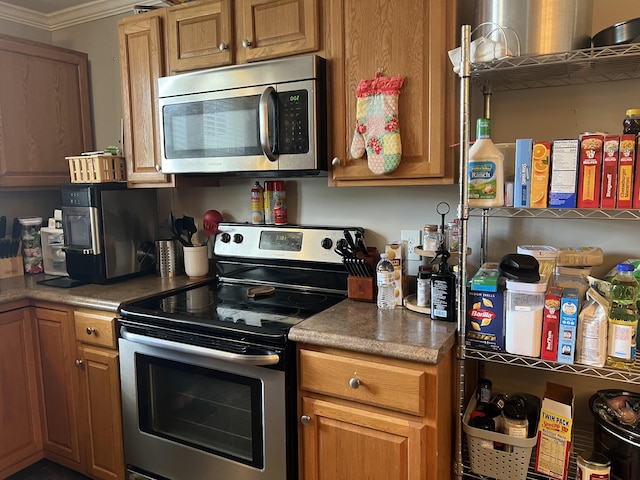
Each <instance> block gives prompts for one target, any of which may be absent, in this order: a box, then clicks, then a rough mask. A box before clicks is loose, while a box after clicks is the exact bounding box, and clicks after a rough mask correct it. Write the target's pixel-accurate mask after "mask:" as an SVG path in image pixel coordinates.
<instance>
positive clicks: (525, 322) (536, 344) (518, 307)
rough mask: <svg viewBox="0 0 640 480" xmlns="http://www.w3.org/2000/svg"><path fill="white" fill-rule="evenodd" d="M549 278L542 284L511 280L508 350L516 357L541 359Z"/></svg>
mask: <svg viewBox="0 0 640 480" xmlns="http://www.w3.org/2000/svg"><path fill="white" fill-rule="evenodd" d="M546 291H547V279H546V277H544V276H541V280H540V282H539V283H524V282H516V281H514V280H507V306H506V315H505V349H506V351H507V352H509V353H513V354H515V355H527V356H529V357H539V356H540V345H541V344H540V340H541V335H542V317H543V315H542V314H543V309H544V296H545V292H546Z"/></svg>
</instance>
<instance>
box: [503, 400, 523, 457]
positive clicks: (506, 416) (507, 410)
mask: <svg viewBox="0 0 640 480" xmlns="http://www.w3.org/2000/svg"><path fill="white" fill-rule="evenodd" d="M502 429H503V432H504V433H505V434H506V435H509V436H511V437H516V438H527V434H528V433H529V421H528V420H527V409H526V408H524V407H521V406H520V405H515V404H509V403H508V404H506V405H505V406H504V408H503V409H502ZM505 450H506V451H508V452H511V451H513V446H511V445H505Z"/></svg>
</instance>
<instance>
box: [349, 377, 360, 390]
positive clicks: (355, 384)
mask: <svg viewBox="0 0 640 480" xmlns="http://www.w3.org/2000/svg"><path fill="white" fill-rule="evenodd" d="M349 386H350V387H351V388H353V389H356V388H358V387H359V386H360V380H358V379H357V378H352V379H351V380H349Z"/></svg>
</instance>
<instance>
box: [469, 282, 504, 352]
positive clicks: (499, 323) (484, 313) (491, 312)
mask: <svg viewBox="0 0 640 480" xmlns="http://www.w3.org/2000/svg"><path fill="white" fill-rule="evenodd" d="M466 317H467V320H466V322H467V327H466V332H467V333H466V341H465V344H466V345H467V346H468V347H475V348H480V349H483V350H492V351H496V352H503V351H504V289H502V288H501V289H500V290H499V291H497V292H475V291H473V290H471V289H470V288H468V289H467V315H466Z"/></svg>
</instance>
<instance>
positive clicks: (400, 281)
mask: <svg viewBox="0 0 640 480" xmlns="http://www.w3.org/2000/svg"><path fill="white" fill-rule="evenodd" d="M385 252H386V254H387V255H388V256H389V261H390V262H391V263H392V264H393V268H394V272H393V278H394V281H395V284H396V287H395V295H396V305H402V299H403V298H404V296H405V295H406V293H407V242H393V243H387V245H386V247H385Z"/></svg>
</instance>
